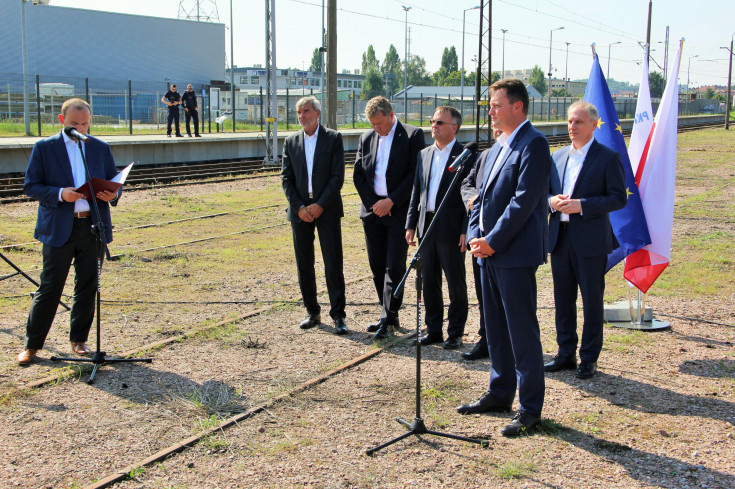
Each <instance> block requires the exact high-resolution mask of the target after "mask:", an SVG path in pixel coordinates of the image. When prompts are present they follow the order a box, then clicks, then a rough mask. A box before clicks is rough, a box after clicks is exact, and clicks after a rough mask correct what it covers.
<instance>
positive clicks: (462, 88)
mask: <svg viewBox="0 0 735 489" xmlns="http://www.w3.org/2000/svg"><path fill="white" fill-rule="evenodd" d="M478 8H480V7H479V6H475V7H472V8H466V9H464V10H463V11H462V71H461V72H460V73H461V75H460V77H459V80H460V83H459V86H460V87H461V88H460V89H459V93H460V96H459V99H460V101H459V113H460V114H461V115H462V120H464V33H465V28H464V26H465V14H466V13H467V11H468V10H475V9H478Z"/></svg>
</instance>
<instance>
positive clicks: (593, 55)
mask: <svg viewBox="0 0 735 489" xmlns="http://www.w3.org/2000/svg"><path fill="white" fill-rule="evenodd" d="M596 46H597V44H595V43H594V42H593V43H592V44H590V47H591V48H592V57H593V58H594V57H595V56H597V51H595V47H596Z"/></svg>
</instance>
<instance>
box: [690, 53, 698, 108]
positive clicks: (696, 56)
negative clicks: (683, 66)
mask: <svg viewBox="0 0 735 489" xmlns="http://www.w3.org/2000/svg"><path fill="white" fill-rule="evenodd" d="M692 58H699V55H698V54H695V55H694V56H689V62H688V63H687V115H689V68H691V66H692Z"/></svg>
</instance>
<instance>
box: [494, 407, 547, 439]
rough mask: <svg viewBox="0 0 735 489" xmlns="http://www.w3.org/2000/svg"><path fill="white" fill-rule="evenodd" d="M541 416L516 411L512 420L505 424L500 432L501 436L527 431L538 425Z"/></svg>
mask: <svg viewBox="0 0 735 489" xmlns="http://www.w3.org/2000/svg"><path fill="white" fill-rule="evenodd" d="M540 421H541V418H537V417H536V416H531V415H530V414H528V413H526V412H524V411H518V412H517V413H516V415H515V416H513V420H512V421H511V422H510V423H508V424H507V425H505V428H503V431H502V432H501V433H502V434H503V436H519V435H523V434H526V433H528V432H529V431H530V430H531V429H533V428H534V427H536V426H538V424H539V422H540Z"/></svg>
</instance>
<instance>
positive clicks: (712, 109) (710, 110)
mask: <svg viewBox="0 0 735 489" xmlns="http://www.w3.org/2000/svg"><path fill="white" fill-rule="evenodd" d="M715 110H716V109H715V106H714V105H705V106H704V107H702V112H705V113H708V114H714V113H715Z"/></svg>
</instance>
